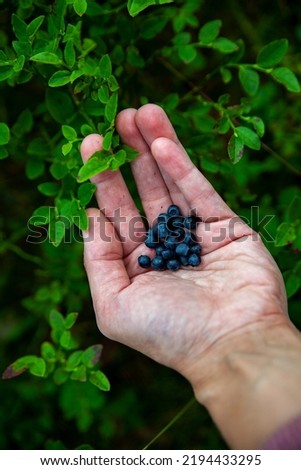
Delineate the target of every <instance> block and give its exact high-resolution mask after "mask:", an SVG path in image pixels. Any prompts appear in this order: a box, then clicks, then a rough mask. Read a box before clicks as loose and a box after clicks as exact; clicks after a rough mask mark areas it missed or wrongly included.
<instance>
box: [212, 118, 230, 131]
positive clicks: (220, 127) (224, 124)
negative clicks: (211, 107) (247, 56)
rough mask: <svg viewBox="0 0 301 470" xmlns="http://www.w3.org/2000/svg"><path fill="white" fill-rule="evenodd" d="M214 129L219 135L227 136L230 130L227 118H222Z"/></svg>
mask: <svg viewBox="0 0 301 470" xmlns="http://www.w3.org/2000/svg"><path fill="white" fill-rule="evenodd" d="M214 128H215V130H216V131H217V132H218V133H219V134H227V132H228V131H229V130H230V121H229V118H227V117H223V118H222V119H220V120H219V121H218V122H217V124H216V126H215V127H214Z"/></svg>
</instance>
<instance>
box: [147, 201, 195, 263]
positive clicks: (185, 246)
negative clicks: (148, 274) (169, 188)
mask: <svg viewBox="0 0 301 470" xmlns="http://www.w3.org/2000/svg"><path fill="white" fill-rule="evenodd" d="M199 220H200V219H199V218H198V217H196V216H194V215H191V216H187V217H184V216H183V215H182V214H181V211H180V209H179V207H178V206H175V205H171V206H169V207H168V209H167V212H166V213H162V214H159V216H158V220H157V223H156V224H155V225H154V226H153V227H151V228H150V229H149V231H148V233H147V237H146V240H145V242H144V243H145V245H146V246H147V247H148V248H153V249H154V250H155V252H156V254H155V256H154V258H153V259H151V258H150V257H149V256H146V255H141V256H139V258H138V264H139V266H141V267H142V268H146V269H147V268H152V269H153V270H155V271H164V270H165V269H169V270H170V271H177V270H178V269H179V268H180V267H181V266H193V267H195V266H198V265H199V264H200V263H201V250H202V247H201V245H199V244H198V243H197V241H196V236H195V234H194V231H195V229H196V227H197V222H198V221H199Z"/></svg>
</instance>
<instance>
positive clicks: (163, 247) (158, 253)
mask: <svg viewBox="0 0 301 470" xmlns="http://www.w3.org/2000/svg"><path fill="white" fill-rule="evenodd" d="M165 249H166V248H165V246H164V245H158V246H156V255H160V256H162V252H163V251H164V250H165Z"/></svg>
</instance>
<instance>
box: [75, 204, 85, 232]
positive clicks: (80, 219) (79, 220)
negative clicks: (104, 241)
mask: <svg viewBox="0 0 301 470" xmlns="http://www.w3.org/2000/svg"><path fill="white" fill-rule="evenodd" d="M72 221H73V223H74V224H75V225H76V226H77V227H78V228H79V229H80V230H88V228H89V219H88V216H87V213H86V211H85V208H84V207H80V208H79V209H78V211H77V214H76V215H74V216H73V218H72Z"/></svg>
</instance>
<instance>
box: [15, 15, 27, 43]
mask: <svg viewBox="0 0 301 470" xmlns="http://www.w3.org/2000/svg"><path fill="white" fill-rule="evenodd" d="M12 24H13V31H14V33H15V35H16V37H17V38H18V39H20V41H23V40H25V41H27V24H26V23H25V21H23V20H22V19H21V18H19V16H17V15H15V14H14V13H13V15H12Z"/></svg>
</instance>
